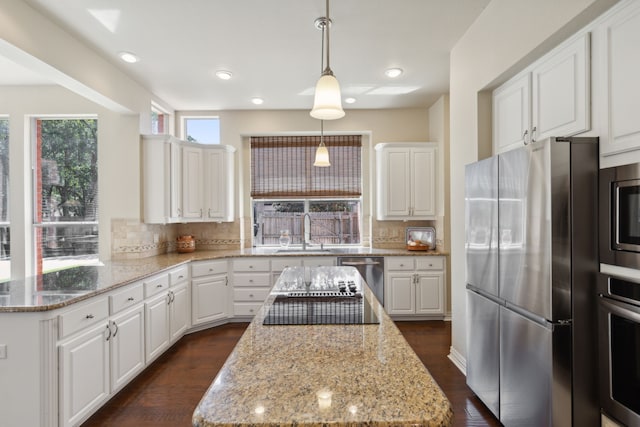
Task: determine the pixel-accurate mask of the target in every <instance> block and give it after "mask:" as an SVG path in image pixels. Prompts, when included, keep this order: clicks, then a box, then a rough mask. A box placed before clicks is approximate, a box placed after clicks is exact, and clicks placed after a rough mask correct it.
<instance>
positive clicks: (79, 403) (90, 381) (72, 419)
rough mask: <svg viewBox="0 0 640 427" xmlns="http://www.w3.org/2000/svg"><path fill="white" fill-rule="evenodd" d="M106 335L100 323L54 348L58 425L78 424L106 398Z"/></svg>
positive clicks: (105, 323)
mask: <svg viewBox="0 0 640 427" xmlns="http://www.w3.org/2000/svg"><path fill="white" fill-rule="evenodd" d="M110 334H111V332H110V330H109V324H108V323H107V321H103V322H100V324H99V325H98V326H97V327H95V328H92V329H90V330H88V331H86V332H84V333H82V334H80V335H78V336H77V337H76V338H73V339H71V340H69V341H67V342H64V343H63V344H61V345H60V346H59V347H58V348H59V358H60V359H59V371H58V372H59V381H60V402H59V416H60V426H65V427H66V426H73V425H76V424H78V423H79V422H80V421H82V420H83V419H84V418H85V417H86V416H87V415H89V414H91V413H92V412H93V411H94V410H95V409H96V408H98V407H99V406H100V405H101V404H102V403H103V402H104V401H105V400H106V399H107V398H108V397H109V394H110V386H109V376H110V375H109V369H110V368H109V340H108V339H109V335H110ZM35 392H37V391H35Z"/></svg>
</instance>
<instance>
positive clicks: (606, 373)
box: [598, 274, 640, 427]
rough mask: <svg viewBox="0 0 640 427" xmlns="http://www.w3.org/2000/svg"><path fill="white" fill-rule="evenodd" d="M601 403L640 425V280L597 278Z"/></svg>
mask: <svg viewBox="0 0 640 427" xmlns="http://www.w3.org/2000/svg"><path fill="white" fill-rule="evenodd" d="M598 295H599V297H600V298H599V308H598V310H599V311H598V322H599V326H598V328H599V332H598V339H599V360H600V369H599V372H600V404H601V406H602V409H603V410H604V412H605V413H607V414H608V415H610V416H613V417H614V418H616V419H617V420H618V421H620V422H622V423H624V424H625V425H626V426H629V427H637V426H640V283H639V282H634V281H630V280H628V279H621V278H618V277H614V276H610V275H605V274H600V276H599V279H598Z"/></svg>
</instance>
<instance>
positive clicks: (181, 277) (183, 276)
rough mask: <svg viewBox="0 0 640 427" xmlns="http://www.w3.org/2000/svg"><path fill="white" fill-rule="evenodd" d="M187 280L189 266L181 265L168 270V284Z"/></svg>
mask: <svg viewBox="0 0 640 427" xmlns="http://www.w3.org/2000/svg"><path fill="white" fill-rule="evenodd" d="M187 280H189V266H188V265H183V266H181V267H178V268H175V269H173V270H171V271H170V272H169V284H170V285H171V286H175V285H177V284H178V283H182V282H185V281H187Z"/></svg>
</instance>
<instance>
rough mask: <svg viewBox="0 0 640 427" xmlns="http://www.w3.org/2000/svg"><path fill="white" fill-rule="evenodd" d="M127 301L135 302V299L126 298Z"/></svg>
mask: <svg viewBox="0 0 640 427" xmlns="http://www.w3.org/2000/svg"><path fill="white" fill-rule="evenodd" d="M127 301H135V298H134V297H129V298H127Z"/></svg>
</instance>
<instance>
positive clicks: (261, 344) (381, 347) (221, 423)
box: [193, 267, 452, 427]
mask: <svg viewBox="0 0 640 427" xmlns="http://www.w3.org/2000/svg"><path fill="white" fill-rule="evenodd" d="M323 269H325V270H330V271H337V270H340V271H342V272H346V273H344V274H348V275H351V276H352V279H353V280H355V281H357V282H358V283H359V286H361V287H364V290H363V291H364V292H363V293H364V297H365V298H366V299H367V300H368V301H369V302H370V304H371V306H372V307H373V310H374V311H375V312H376V315H377V316H378V318H379V320H380V323H379V324H366V325H310V326H303V325H294V326H268V325H263V324H262V323H263V320H264V318H265V316H266V315H267V313H268V310H269V308H270V306H271V305H272V303H273V301H274V299H275V296H276V294H277V293H278V292H279V290H280V289H281V288H283V287H284V288H286V289H287V290H290V289H291V287H290V283H284V280H281V279H282V277H284V274H283V276H281V279H279V280H278V283H276V285H275V286H274V291H273V292H272V293H271V295H270V296H269V298H268V299H267V301H266V302H265V304H264V306H263V307H262V309H261V310H260V312H259V313H258V314H257V315H256V316H255V318H254V320H253V321H252V322H251V324H250V325H249V327H248V328H247V330H246V331H245V333H244V335H243V336H242V338H241V339H240V341H239V342H238V344H237V346H236V347H235V349H234V350H233V352H232V353H231V355H230V356H229V358H228V359H227V361H226V362H225V364H224V366H223V367H222V369H221V370H220V372H219V373H218V375H217V376H216V378H215V379H214V381H213V383H212V384H211V386H210V388H209V389H208V390H207V392H206V393H205V395H204V396H203V398H202V400H201V401H200V403H199V405H198V406H197V408H196V410H195V412H194V415H193V426H195V427H214V426H215V427H232V426H233V427H238V426H327V425H332V426H337V427H342V426H345V427H351V426H362V425H367V426H380V427H387V426H409V425H410V426H449V425H451V422H452V409H451V405H450V403H449V401H448V399H447V398H446V396H445V395H444V394H443V393H442V390H441V389H440V387H439V386H438V385H437V384H436V382H435V381H434V380H433V378H432V377H431V375H430V374H429V372H428V371H427V369H426V368H425V367H424V365H423V364H422V362H421V361H420V359H419V358H418V357H417V355H416V354H415V353H414V351H413V350H412V349H411V347H410V346H409V344H408V343H407V342H406V340H405V339H404V337H403V336H402V334H401V333H400V332H399V330H398V329H397V327H396V326H395V324H394V323H393V321H392V320H391V319H390V318H389V317H388V316H387V314H386V313H385V312H384V309H383V308H382V306H381V305H380V304H379V303H378V302H377V300H376V299H375V297H374V296H373V294H372V292H371V291H370V290H369V289H368V288H367V287H366V285H364V286H363V283H364V282H363V281H362V280H361V279H360V276H359V275H358V273H357V271H356V270H355V269H354V268H352V267H321V268H318V269H316V270H315V271H316V272H320V273H321V272H322V271H323Z"/></svg>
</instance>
